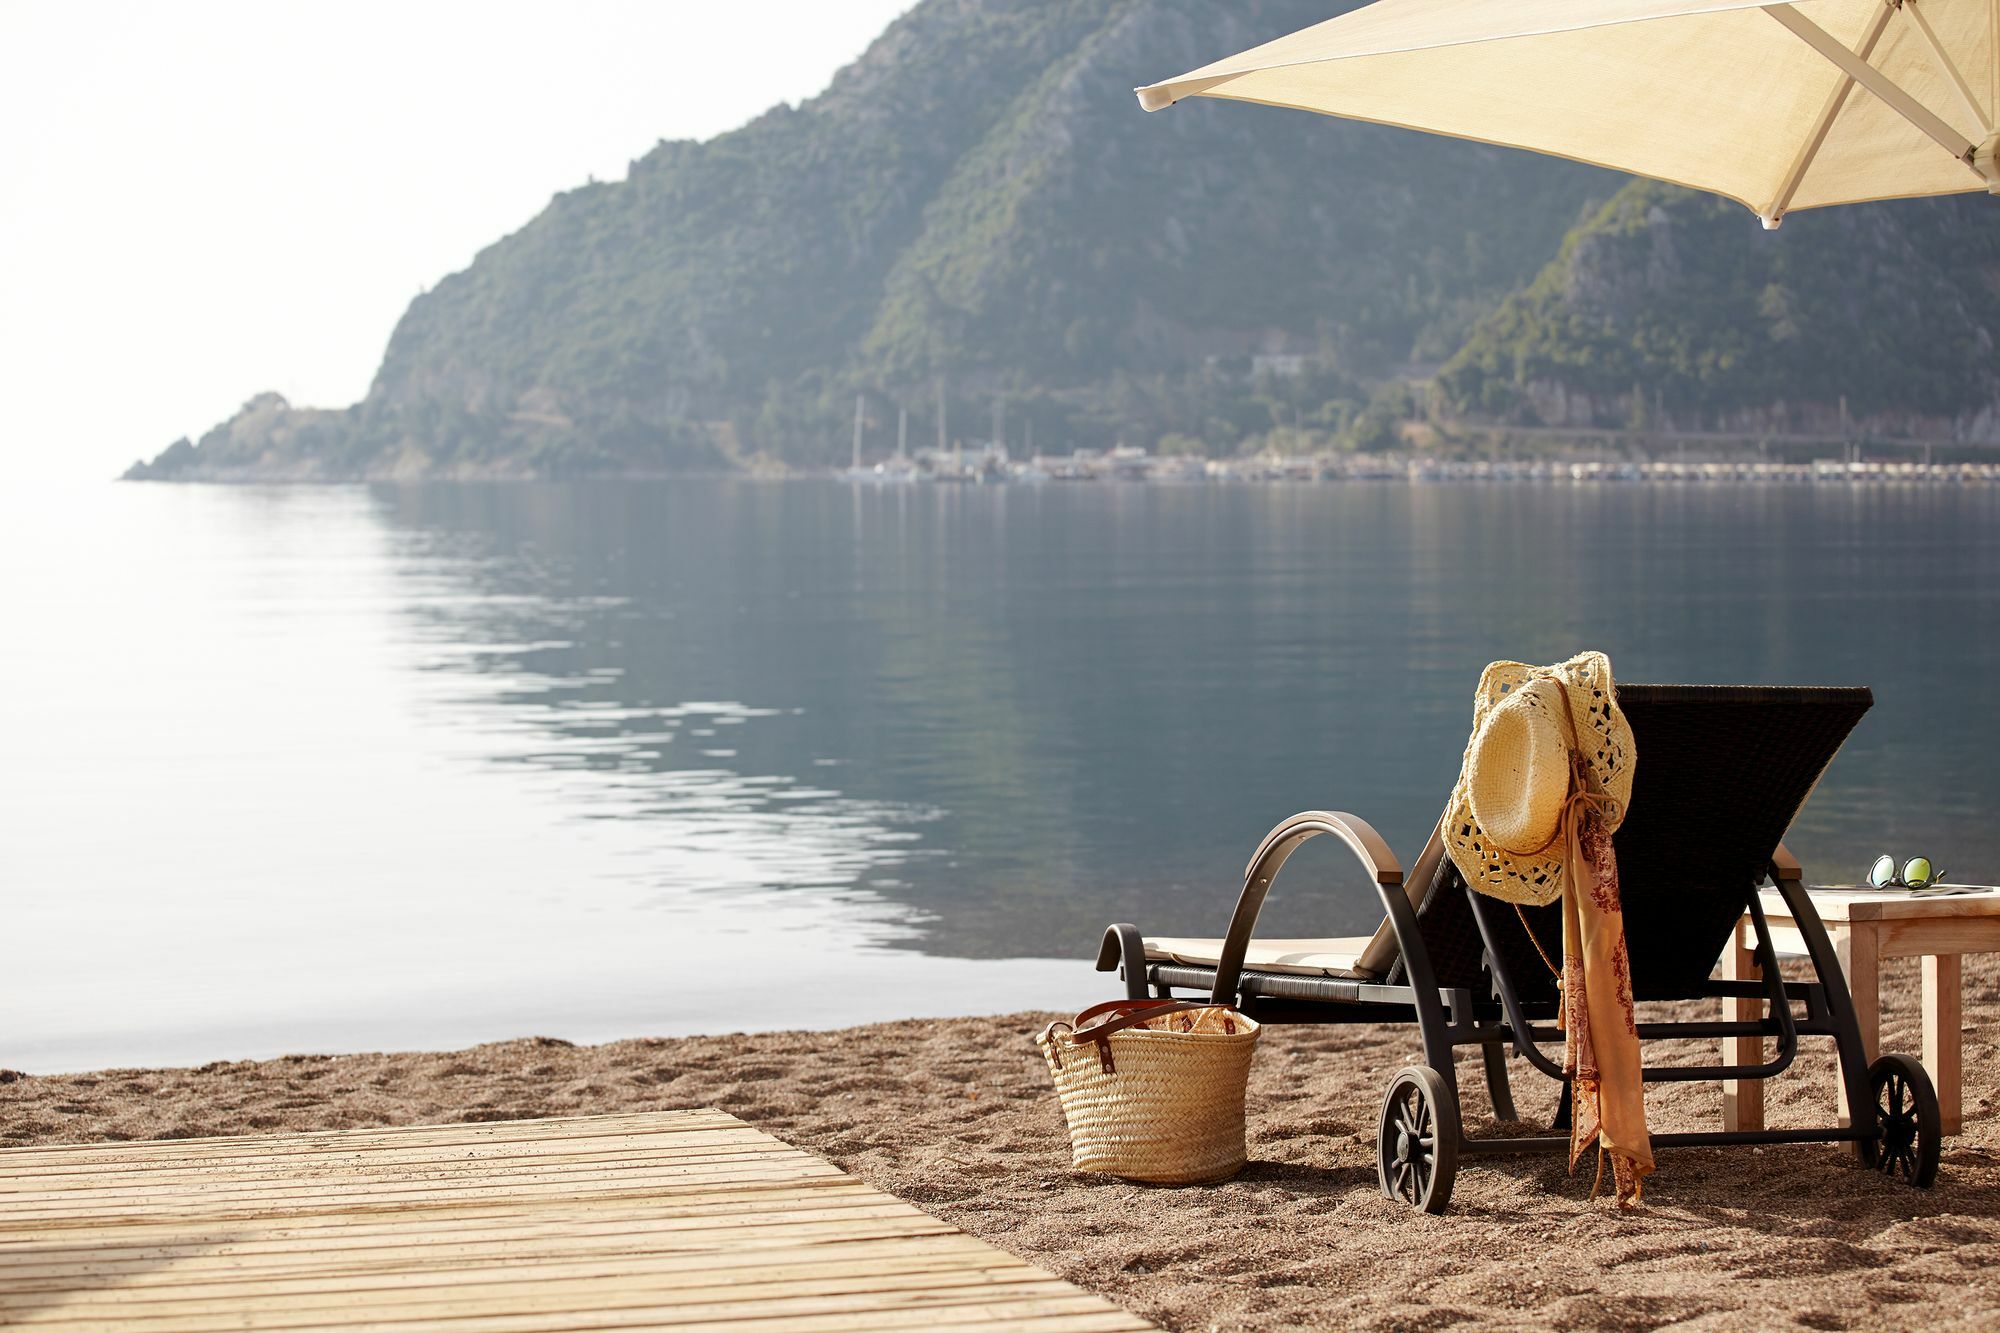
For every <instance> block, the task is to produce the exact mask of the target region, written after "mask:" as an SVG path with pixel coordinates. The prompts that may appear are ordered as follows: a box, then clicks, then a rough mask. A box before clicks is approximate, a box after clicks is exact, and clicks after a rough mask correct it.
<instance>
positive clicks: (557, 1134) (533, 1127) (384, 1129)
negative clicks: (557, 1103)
mask: <svg viewBox="0 0 2000 1333" xmlns="http://www.w3.org/2000/svg"><path fill="white" fill-rule="evenodd" d="M714 1132H725V1133H736V1134H744V1133H748V1134H751V1135H758V1136H760V1137H764V1138H769V1137H770V1136H769V1135H765V1134H762V1133H761V1131H759V1130H755V1129H752V1128H751V1127H750V1126H748V1125H746V1124H744V1123H743V1122H742V1121H741V1120H738V1119H736V1117H734V1116H731V1115H725V1114H723V1113H722V1112H720V1111H650V1112H643V1113H638V1114H632V1115H603V1116H574V1117H558V1118H555V1119H544V1120H476V1121H466V1122H464V1123H462V1124H449V1125H415V1126H407V1125H371V1126H367V1127H365V1128H361V1129H337V1130H326V1131H321V1132H317V1133H312V1132H308V1133H301V1134H236V1135H225V1136H221V1137H217V1138H201V1139H193V1138H188V1139H144V1140H135V1141H131V1142H122V1143H56V1144H44V1145H41V1146H39V1147H33V1148H6V1149H0V1154H4V1155H5V1158H6V1160H7V1161H9V1162H10V1163H11V1162H14V1161H16V1160H17V1159H18V1161H20V1162H21V1163H23V1164H30V1165H32V1164H38V1163H41V1162H44V1161H46V1162H47V1163H49V1164H51V1165H54V1164H56V1163H58V1162H63V1161H75V1160H79V1159H87V1158H91V1157H98V1156H101V1157H103V1158H105V1159H106V1160H115V1159H118V1158H121V1157H123V1156H124V1155H125V1154H128V1153H129V1154H132V1156H133V1157H134V1159H135V1160H138V1159H144V1158H162V1157H164V1158H170V1159H171V1158H179V1159H185V1158H187V1157H189V1156H190V1155H199V1156H201V1157H203V1158H213V1157H223V1156H228V1155H230V1154H232V1153H249V1154H251V1155H255V1156H261V1157H278V1156H282V1157H310V1156H314V1155H318V1154H322V1153H327V1152H373V1151H375V1150H377V1149H378V1148H381V1147H394V1146H405V1145H423V1144H447V1145H463V1146H471V1145H476V1144H482V1143H538V1142H550V1143H576V1142H578V1141H580V1140H584V1139H592V1138H617V1137H630V1136H633V1135H639V1136H643V1137H646V1138H656V1137H660V1136H664V1135H688V1136H693V1135H699V1134H707V1133H714ZM775 1141H776V1142H779V1143H783V1142H784V1141H783V1140H782V1139H779V1140H775ZM786 1146H789V1145H786Z"/></svg>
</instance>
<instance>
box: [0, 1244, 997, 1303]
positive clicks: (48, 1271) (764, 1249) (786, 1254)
mask: <svg viewBox="0 0 2000 1333" xmlns="http://www.w3.org/2000/svg"><path fill="white" fill-rule="evenodd" d="M774 1253H776V1254H777V1258H776V1259H775V1260H774V1258H773V1254H774ZM614 1256H639V1257H643V1258H644V1260H645V1266H646V1271H648V1272H666V1271H670V1270H676V1271H677V1270H682V1269H686V1270H690V1271H693V1270H701V1271H706V1272H723V1271H732V1272H733V1271H736V1270H740V1269H750V1268H756V1267H758V1266H760V1265H770V1264H772V1263H774V1262H781V1263H782V1265H783V1266H785V1267H787V1268H796V1267H801V1266H810V1265H818V1264H823V1263H869V1262H874V1261H877V1260H880V1261H884V1262H889V1261H894V1262H903V1261H905V1260H920V1261H923V1262H933V1261H937V1260H940V1259H941V1258H944V1257H954V1256H955V1257H958V1258H964V1259H976V1260H977V1261H978V1262H979V1263H981V1264H984V1263H988V1262H990V1261H991V1258H992V1255H991V1251H990V1250H989V1249H987V1247H985V1246H984V1245H983V1244H982V1243H981V1242H979V1241H976V1240H973V1239H972V1238H971V1237H969V1236H966V1235H963V1234H961V1233H959V1232H955V1231H943V1232H937V1233H935V1234H932V1235H925V1236H916V1235H911V1234H908V1233H907V1232H903V1231H900V1230H890V1231H887V1232H884V1233H881V1234H873V1235H871V1234H869V1231H868V1229H867V1228H861V1227H857V1228H855V1229H854V1230H853V1231H852V1232H851V1233H847V1234H843V1235H840V1236H828V1237H826V1238H822V1239H812V1238H807V1239H797V1238H788V1239H785V1240H782V1241H767V1242H765V1243H764V1244H762V1245H751V1246H745V1247H742V1248H732V1249H728V1250H722V1251H718V1252H701V1253H695V1252H691V1251H687V1250H659V1249H655V1248H653V1247H651V1246H649V1245H648V1244H647V1237H646V1236H645V1235H644V1234H643V1233H642V1234H638V1235H622V1236H613V1237H545V1238H542V1239H541V1240H540V1242H539V1243H538V1244H536V1245H534V1246H532V1247H524V1246H522V1245H520V1244H518V1243H514V1242H495V1243H488V1244H485V1245H480V1244H475V1243H460V1244H449V1245H436V1246H424V1247H420V1248H419V1249H417V1250H412V1249H411V1248H410V1247H408V1246H402V1247H393V1246H383V1247H378V1248H376V1249H374V1250H371V1251H359V1252H357V1251H349V1252H346V1253H341V1254H334V1255H323V1254H314V1253H311V1252H302V1253H296V1254H278V1255H269V1254H248V1255H246V1254H241V1253H230V1254H221V1253H213V1252H209V1253H203V1252H200V1251H191V1252H170V1253H166V1254H161V1255H157V1256H154V1257H151V1258H138V1257H127V1258H118V1259H108V1260H105V1259H95V1258H93V1260H92V1261H91V1263H90V1265H89V1268H88V1271H87V1272H85V1273H83V1275H82V1276H83V1278H84V1279H87V1281H88V1282H89V1283H90V1284H91V1285H92V1287H93V1289H95V1288H97V1287H105V1288H109V1287H116V1288H117V1289H118V1290H120V1291H153V1290H156V1289H158V1290H166V1289H176V1290H178V1289H185V1288H192V1287H197V1286H202V1285H205V1284H211V1283H229V1282H237V1281H244V1280H257V1279H261V1278H265V1277H269V1278H274V1279H276V1278H284V1279H305V1278H314V1277H323V1276H325V1275H328V1274H338V1273H351V1274H359V1275H376V1276H384V1275H393V1274H411V1275H414V1274H422V1273H427V1272H432V1271H445V1270H452V1271H465V1272H473V1271H476V1270H479V1269H482V1268H488V1267H494V1266H502V1265H505V1266H522V1265H528V1264H550V1265H553V1264H558V1263H573V1262H574V1263H581V1262H595V1261H598V1260H602V1259H606V1258H610V1257H614ZM44 1258H45V1260H48V1259H49V1257H48V1256H44ZM78 1274H79V1270H78V1268H77V1266H76V1265H75V1263H74V1262H73V1261H69V1262H63V1261H53V1260H52V1261H46V1262H43V1263H41V1264H37V1265H34V1266H23V1267H21V1268H18V1269H12V1270H9V1271H8V1272H7V1274H6V1275H5V1277H4V1279H0V1292H4V1294H0V1301H4V1300H6V1299H8V1298H9V1297H11V1296H13V1295H16V1294H19V1293H21V1292H29V1291H56V1290H71V1289H72V1287H73V1284H74V1283H75V1282H76V1281H78Z"/></svg>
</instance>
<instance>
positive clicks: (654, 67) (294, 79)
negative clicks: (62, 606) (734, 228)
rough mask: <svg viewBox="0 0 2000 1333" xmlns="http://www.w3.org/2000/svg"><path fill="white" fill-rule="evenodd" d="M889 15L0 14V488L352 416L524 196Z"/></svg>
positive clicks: (834, 59) (809, 60)
mask: <svg viewBox="0 0 2000 1333" xmlns="http://www.w3.org/2000/svg"><path fill="white" fill-rule="evenodd" d="M912 2H913V0H652V2H651V3H642V2H640V0H564V2H563V3H556V2H555V0H547V2H546V3H539V4H530V3H521V2H520V0H480V3H469V2H468V0H402V2H401V3H387V2H385V0H342V2H341V3H325V2H323V0H315V2H313V3H306V2H305V0H261V2H260V3H223V2H222V0H173V2H172V3H158V2H157V0H145V2H139V3H112V2H111V0H0V386H4V409H0V410H3V411H4V415H0V447H4V448H5V451H6V453H5V469H6V471H5V474H4V475H5V477H6V479H7V480H6V481H0V485H4V484H8V482H11V481H14V480H18V479H22V478H33V477H76V478H84V477H101V476H109V475H113V474H115V473H116V472H118V471H120V470H122V469H123V467H124V466H125V465H126V464H127V463H129V462H131V461H132V460H133V459H134V458H137V457H139V456H140V455H146V456H151V455H152V454H154V453H156V452H157V451H158V450H160V449H161V448H163V447H164V446H165V445H167V444H168V443H169V442H171V441H172V440H173V439H174V438H175V437H176V436H179V435H190V436H193V435H198V434H199V433H200V432H201V431H203V430H206V429H207V428H208V427H209V426H211V425H214V424H215V423H216V422H218V421H220V420H222V419H223V418H224V417H226V416H228V415H230V414H231V413H233V412H234V411H235V410H236V408H237V407H238V406H239V405H240V404H241V403H242V402H243V401H244V400H245V399H247V398H249V397H250V396H251V395H252V394H254V393H257V392H260V391H262V390H265V389H276V390H278V391H279V392H280V393H282V394H284V395H285V396H286V397H287V398H289V399H291V400H292V401H293V402H295V403H303V404H312V405H315V406H341V405H345V404H347V403H350V402H352V401H354V400H355V399H357V398H359V397H360V396H361V395H362V394H363V393H364V392H365V391H366V390H367V387H368V381H369V377H370V376H371V375H372V374H373V373H374V370H375V367H376V365H377V363H378V362H379V361H380V359H381V355H382V349H383V347H384V345H385V344H386V343H387V341H388V337H389V331H390V329H391V327H392V326H393V325H394V324H395V321H396V319H397V317H398V316H399V315H400V314H401V313H402V311H403V308H404V306H406V305H407V304H408V303H409V301H410V298H411V297H413V296H415V295H416V294H417V293H418V292H419V291H420V290H422V289H423V288H426V287H429V286H431V285H433V284H434V283H436V282H437V280H438V279H439V278H441V277H443V276H444V275H445V274H447V273H450V272H452V271H454V270H456V269H460V268H463V267H465V265H466V264H467V263H468V262H469V261H470V260H471V259H472V257H473V255H474V254H475V253H476V252H477V251H478V250H479V249H480V248H481V247H482V246H485V245H487V244H488V243H490V242H492V241H495V240H497V239H499V238H500V237H501V236H502V235H504V234H505V233H507V232H510V231H512V230H514V229H515V228H517V227H519V226H521V225H522V224H523V223H525V222H526V221H528V219H529V218H531V217H533V216H534V215H535V214H536V213H537V212H538V211H540V209H541V208H542V206H543V205H544V204H546V203H547V202H548V199H549V196H551V195H552V194H554V193H556V192H557V191H559V190H563V189H568V188H569V187H571V186H575V185H580V184H582V183H583V182H584V181H585V180H586V179H588V178H589V177H591V176H595V177H596V178H597V179H599V180H606V179H612V180H615V179H621V178H622V177H623V176H624V175H625V170H626V166H627V164H628V163H629V162H630V161H631V160H632V159H633V158H635V157H638V156H640V155H641V154H643V153H644V152H646V151H647V150H648V149H649V148H651V147H652V146H653V144H654V143H655V142H656V141H657V140H659V139H662V138H670V139H671V138H707V137H709V136H710V135H713V134H716V133H719V132H720V131H723V130H726V129H729V128H731V127H733V126H736V125H739V124H742V123H743V122H744V121H746V120H748V119H750V118H751V117H752V116H754V115H756V114H757V113H758V112H760V111H762V110H764V109H765V108H767V107H769V106H771V105H773V104H775V103H777V102H780V101H794V102H796V101H799V100H801V99H803V98H806V97H810V96H811V95H813V94H814V93H817V92H818V91H820V90H821V89H822V88H824V87H825V86H826V83H827V80H828V79H829V78H830V77H831V76H832V74H833V72H834V71H835V70H836V69H838V68H839V67H840V66H841V65H842V64H845V63H846V62H847V61H849V60H851V59H852V58H853V57H855V56H856V55H858V54H860V53H861V51H862V50H863V48H865V47H866V46H867V44H868V42H869V41H870V40H871V39H872V38H873V37H874V36H875V35H876V34H877V33H878V32H880V31H881V29H882V28H883V27H884V26H885V25H886V24H887V23H888V22H889V20H890V19H891V18H893V17H894V16H895V15H896V14H898V13H899V12H901V11H902V10H904V9H905V8H907V7H908V6H909V4H910V3H912ZM774 39H775V40H774Z"/></svg>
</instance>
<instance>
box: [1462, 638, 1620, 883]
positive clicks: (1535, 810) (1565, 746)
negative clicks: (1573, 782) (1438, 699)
mask: <svg viewBox="0 0 2000 1333" xmlns="http://www.w3.org/2000/svg"><path fill="white" fill-rule="evenodd" d="M1565 700H1567V708H1568V712H1569V718H1568V720H1567V724H1565V720H1564V718H1563V712H1564V708H1565ZM1572 735H1574V736H1575V744H1576V745H1577V747H1578V748H1579V749H1580V750H1581V752H1582V757H1583V761H1584V769H1585V771H1586V773H1587V774H1588V780H1589V787H1590V790H1591V792H1593V793H1594V794H1596V795H1598V796H1601V797H1608V798H1610V802H1611V803H1610V804H1609V805H1608V806H1603V807H1600V808H1601V809H1602V810H1603V819H1604V822H1605V826H1606V828H1607V830H1616V829H1617V827H1618V825H1619V824H1620V823H1621V822H1622V821H1623V820H1624V817H1625V806H1626V803H1627V802H1628V801H1630V800H1631V797H1632V770H1633V767H1634V765H1635V762H1636V759H1637V755H1636V753H1635V751H1634V748H1633V744H1632V728H1631V725H1630V724H1629V723H1627V722H1626V721H1625V714H1624V713H1622V712H1620V711H1619V708H1618V698H1617V694H1616V691H1615V690H1614V688H1613V685H1612V680H1611V660H1610V659H1609V658H1607V657H1606V656H1605V655H1604V654H1603V653H1583V654H1580V655H1579V656H1576V657H1573V658H1571V659H1570V660H1569V661H1567V662H1563V663H1560V664H1558V665H1556V666H1548V667H1534V666H1528V665H1526V664H1524V663H1521V662H1495V663H1493V664H1492V665H1491V666H1489V667H1487V668H1486V670H1485V672H1484V673H1482V674H1481V676H1480V677H1479V690H1478V692H1477V694H1475V695H1474V697H1473V702H1472V739H1471V741H1470V742H1468V743H1467V745H1466V747H1465V765H1464V767H1463V768H1462V769H1461V770H1460V771H1459V776H1458V785H1457V786H1456V787H1454V788H1453V789H1452V793H1451V805H1450V807H1449V808H1448V809H1447V810H1446V811H1445V817H1444V830H1445V846H1446V849H1447V850H1448V851H1449V852H1450V853H1451V859H1452V862H1453V864H1455V865H1456V866H1457V867H1458V869H1459V873H1460V874H1462V875H1464V876H1465V881H1466V883H1468V884H1470V885H1471V886H1472V887H1473V888H1475V889H1477V890H1479V891H1480V892H1481V893H1484V894H1488V895H1490V896H1492V897H1495V898H1500V899H1503V900H1505V901H1508V902H1517V903H1528V904H1533V905H1539V904H1542V903H1551V902H1554V901H1555V900H1556V899H1557V898H1559V897H1561V896H1562V886H1563V851H1564V839H1563V836H1562V835H1563V828H1562V819H1563V810H1564V808H1565V806H1566V804H1567V802H1568V798H1569V782H1570V745H1571V741H1570V737H1571V736H1572Z"/></svg>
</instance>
